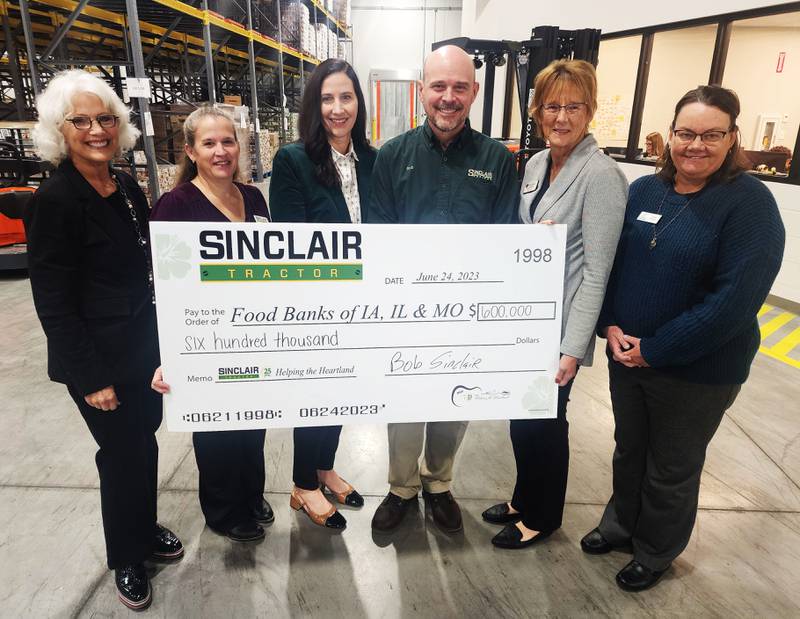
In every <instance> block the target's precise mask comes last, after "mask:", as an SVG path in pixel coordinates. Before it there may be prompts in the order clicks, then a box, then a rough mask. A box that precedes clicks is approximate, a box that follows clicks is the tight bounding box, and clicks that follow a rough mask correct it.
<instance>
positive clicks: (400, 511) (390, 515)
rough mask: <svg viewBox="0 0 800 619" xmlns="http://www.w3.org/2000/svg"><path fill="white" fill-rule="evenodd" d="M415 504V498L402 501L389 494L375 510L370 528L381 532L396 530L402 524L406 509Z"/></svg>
mask: <svg viewBox="0 0 800 619" xmlns="http://www.w3.org/2000/svg"><path fill="white" fill-rule="evenodd" d="M416 503H417V497H414V498H413V499H402V498H400V497H399V496H397V495H396V494H392V493H391V492H390V493H389V494H387V495H386V498H385V499H383V501H382V502H381V504H380V505H379V506H378V509H376V510H375V515H374V516H373V517H372V528H373V529H375V530H376V531H383V532H386V531H391V530H393V529H396V528H397V527H398V526H399V525H400V523H401V522H403V518H404V517H405V515H406V512H407V511H408V508H409V507H411V506H412V505H415V504H416Z"/></svg>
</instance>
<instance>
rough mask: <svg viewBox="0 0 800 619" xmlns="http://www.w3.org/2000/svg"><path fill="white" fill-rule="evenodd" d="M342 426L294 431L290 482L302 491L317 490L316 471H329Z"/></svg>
mask: <svg viewBox="0 0 800 619" xmlns="http://www.w3.org/2000/svg"><path fill="white" fill-rule="evenodd" d="M341 433H342V426H318V427H314V428H295V429H294V465H293V470H292V480H293V481H294V485H295V486H297V487H298V488H302V489H303V490H316V489H317V488H319V480H318V479H317V469H319V470H321V471H330V470H331V469H332V468H333V462H334V460H335V459H336V450H337V449H338V447H339V435H340V434H341Z"/></svg>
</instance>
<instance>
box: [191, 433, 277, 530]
mask: <svg viewBox="0 0 800 619" xmlns="http://www.w3.org/2000/svg"><path fill="white" fill-rule="evenodd" d="M265 435H266V430H230V431H227V432H195V433H194V434H193V435H192V444H193V445H194V457H195V460H197V470H198V472H199V473H200V508H201V509H202V510H203V516H205V519H206V523H207V524H208V526H210V527H211V528H212V529H216V530H218V531H227V530H228V529H230V528H231V527H235V526H236V525H238V524H242V523H244V522H250V521H252V520H253V515H252V509H253V508H254V507H256V506H258V505H260V504H261V501H262V500H263V498H264V483H265V481H266V474H265V469H264V437H265Z"/></svg>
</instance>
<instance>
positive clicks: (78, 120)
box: [64, 114, 119, 131]
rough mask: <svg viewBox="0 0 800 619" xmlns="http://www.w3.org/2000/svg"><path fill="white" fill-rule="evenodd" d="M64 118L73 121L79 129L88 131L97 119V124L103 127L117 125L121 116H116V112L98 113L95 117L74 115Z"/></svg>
mask: <svg viewBox="0 0 800 619" xmlns="http://www.w3.org/2000/svg"><path fill="white" fill-rule="evenodd" d="M64 120H65V121H67V122H69V123H72V124H73V126H74V127H75V128H76V129H77V130H78V131H86V130H87V129H91V128H92V123H93V122H95V121H97V124H98V125H100V127H101V128H103V129H111V127H116V126H117V121H119V116H115V115H114V114H98V115H97V116H95V117H94V118H90V117H89V116H73V117H72V118H65V119H64Z"/></svg>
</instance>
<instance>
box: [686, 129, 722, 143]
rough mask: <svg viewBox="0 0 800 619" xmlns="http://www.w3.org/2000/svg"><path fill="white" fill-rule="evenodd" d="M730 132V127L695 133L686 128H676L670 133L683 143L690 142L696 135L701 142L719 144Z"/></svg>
mask: <svg viewBox="0 0 800 619" xmlns="http://www.w3.org/2000/svg"><path fill="white" fill-rule="evenodd" d="M730 132H731V130H730V129H728V130H727V131H706V132H705V133H695V132H694V131H689V130H688V129H676V130H675V131H673V132H672V135H674V136H675V137H676V138H678V141H679V142H681V143H683V144H690V143H692V142H694V141H695V139H697V138H698V137H699V138H700V139H701V140H702V142H703V144H719V143H720V142H721V141H722V139H723V138H724V137H725V136H726V135H728V134H729V133H730Z"/></svg>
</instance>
